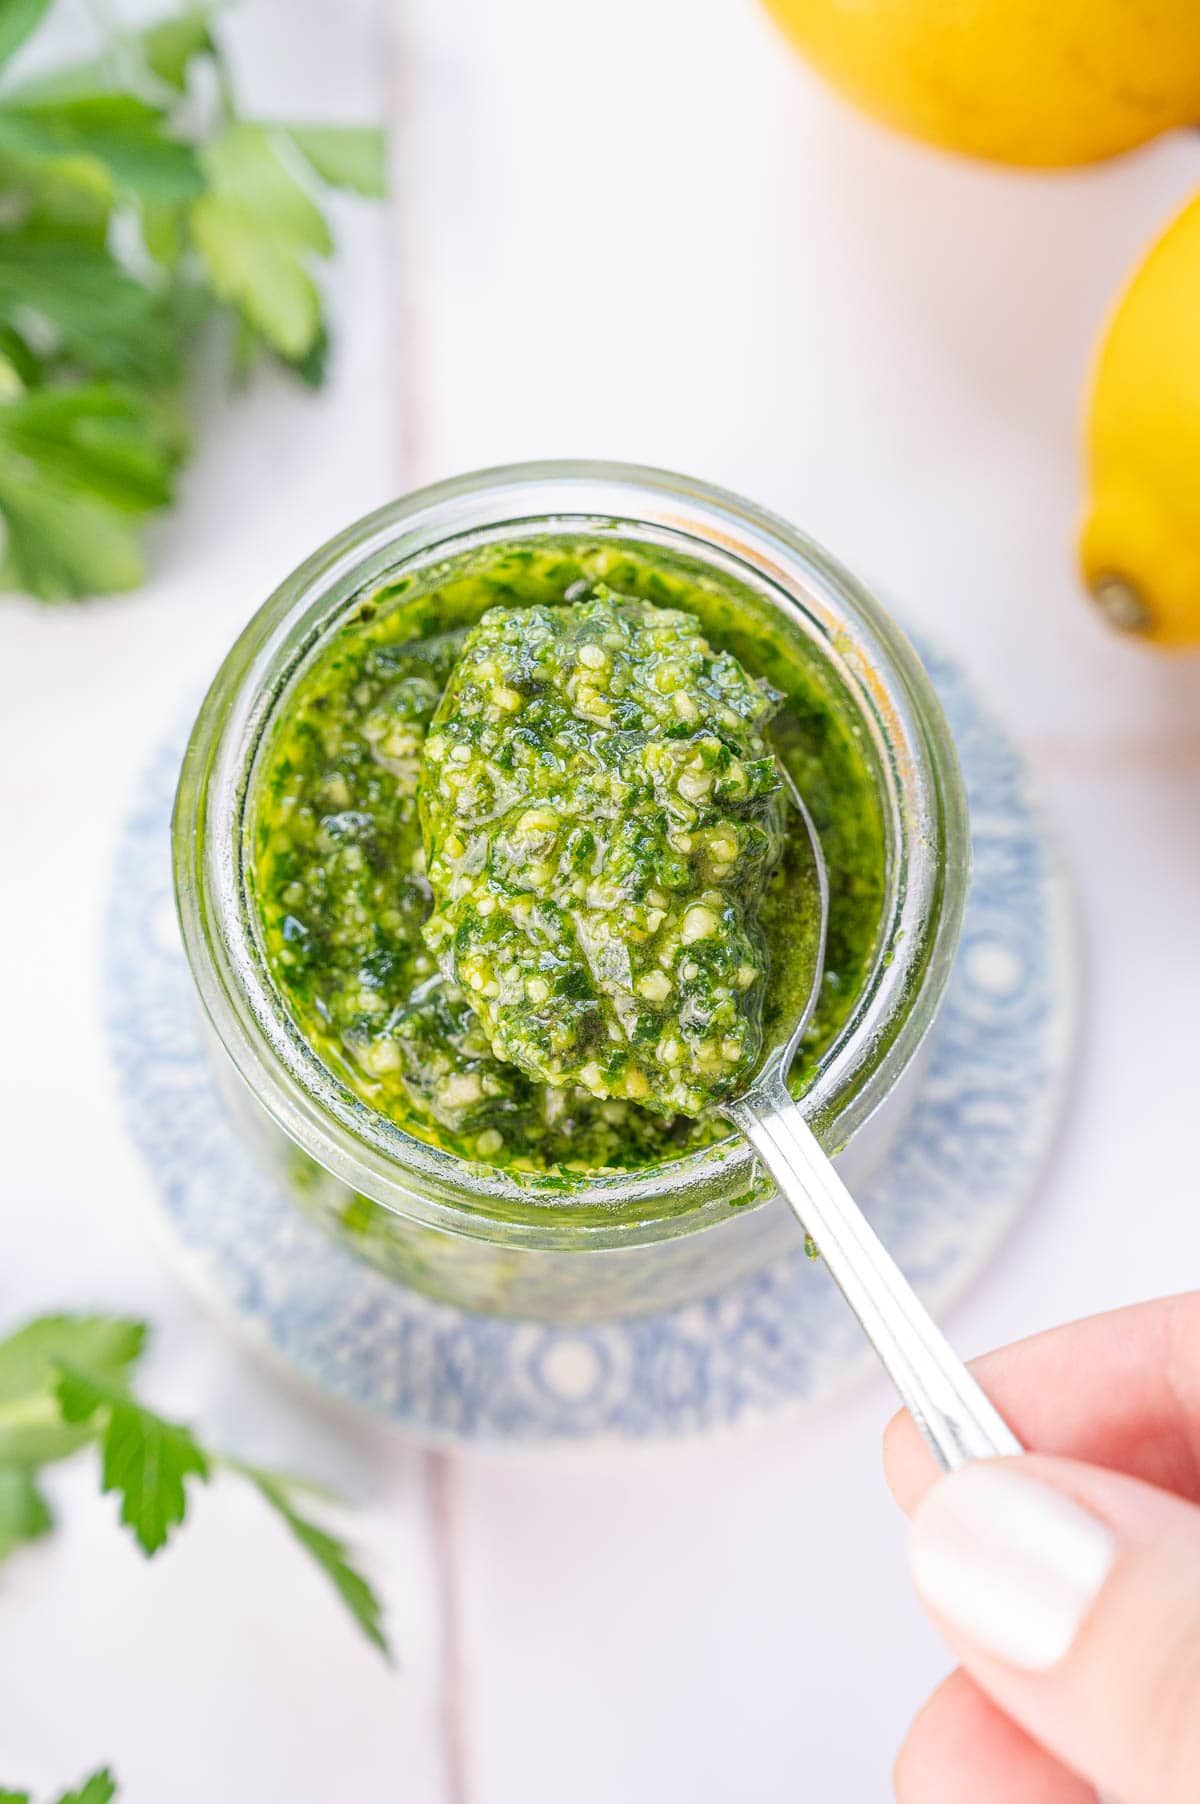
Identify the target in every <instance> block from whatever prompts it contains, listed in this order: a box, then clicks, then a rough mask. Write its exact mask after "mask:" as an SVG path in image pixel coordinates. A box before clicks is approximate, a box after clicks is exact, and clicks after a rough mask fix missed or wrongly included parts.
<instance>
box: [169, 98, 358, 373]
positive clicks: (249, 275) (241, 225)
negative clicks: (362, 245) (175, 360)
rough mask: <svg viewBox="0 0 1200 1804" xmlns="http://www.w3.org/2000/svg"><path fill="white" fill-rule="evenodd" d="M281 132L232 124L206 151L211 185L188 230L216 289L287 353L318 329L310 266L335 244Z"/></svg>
mask: <svg viewBox="0 0 1200 1804" xmlns="http://www.w3.org/2000/svg"><path fill="white" fill-rule="evenodd" d="M283 148H284V143H283V142H281V135H280V134H278V133H273V132H271V131H269V130H268V129H267V128H266V127H265V126H261V125H233V126H230V127H229V128H228V129H227V130H226V131H224V132H223V133H222V134H221V136H220V137H218V138H216V139H215V140H214V141H213V142H212V143H211V144H209V145H208V146H207V147H206V149H205V151H204V153H203V159H202V160H203V164H204V171H205V174H206V176H207V178H208V190H207V192H206V193H205V194H203V195H202V196H201V198H200V199H199V200H198V201H197V202H196V204H195V206H194V207H193V208H192V213H191V228H192V237H193V239H194V241H195V244H196V248H197V250H198V251H199V252H200V255H201V257H202V258H203V260H204V265H205V268H206V270H207V272H208V279H209V282H210V283H211V285H212V288H213V291H214V292H215V293H216V294H218V295H219V296H220V297H221V299H222V300H224V301H228V302H230V303H231V305H233V306H235V307H237V308H238V310H239V311H240V312H241V313H242V314H243V315H244V316H245V318H246V319H247V320H248V321H249V323H250V324H251V325H252V326H253V327H254V328H255V329H256V330H257V331H258V332H259V333H261V335H262V337H263V338H265V339H266V340H267V342H268V344H270V345H271V346H272V347H273V348H274V349H275V350H277V351H278V352H279V353H280V354H281V355H282V356H283V357H285V358H287V359H289V360H290V361H296V362H298V361H300V360H302V359H303V358H304V357H306V356H307V355H308V353H309V352H310V351H311V349H312V347H313V345H314V343H315V342H316V340H317V337H318V335H319V333H320V330H321V298H320V295H319V294H318V292H317V287H316V283H315V282H314V281H313V278H312V276H311V274H310V273H309V265H310V262H311V259H312V257H313V256H319V257H327V256H328V255H329V253H330V251H331V249H332V241H331V239H330V236H329V227H328V226H327V225H326V223H325V219H324V216H323V214H322V213H321V211H320V209H319V208H318V207H317V205H316V203H315V202H314V201H313V200H312V199H311V197H310V196H309V195H308V194H307V193H306V191H305V189H304V188H303V187H302V186H301V184H300V182H299V181H298V180H297V179H296V177H295V176H294V175H293V173H292V171H291V170H290V169H289V168H288V166H287V164H286V162H285V161H284V158H283V156H282V155H281V154H280V152H281V149H283Z"/></svg>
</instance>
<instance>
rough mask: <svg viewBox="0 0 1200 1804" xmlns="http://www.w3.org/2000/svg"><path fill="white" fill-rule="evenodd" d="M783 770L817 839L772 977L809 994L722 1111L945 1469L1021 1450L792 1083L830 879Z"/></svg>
mask: <svg viewBox="0 0 1200 1804" xmlns="http://www.w3.org/2000/svg"><path fill="white" fill-rule="evenodd" d="M784 780H785V784H786V786H787V789H788V793H789V795H790V797H791V800H792V802H793V804H794V806H795V807H796V810H797V812H798V813H799V815H800V818H801V820H802V821H803V822H804V827H805V831H806V834H807V837H808V845H807V848H805V847H804V845H803V844H802V843H798V836H792V839H791V849H790V852H789V859H790V863H791V868H789V869H788V871H787V879H788V885H789V889H788V894H789V899H791V898H792V897H793V896H794V897H795V904H796V906H795V914H794V921H795V925H796V929H797V931H796V932H795V933H794V934H793V935H792V936H791V942H790V947H789V953H790V961H791V964H792V965H793V966H794V967H795V968H794V969H790V970H785V971H784V972H783V973H780V972H778V971H777V972H776V973H775V974H774V975H775V982H774V983H773V988H774V989H775V990H776V991H777V993H780V994H783V995H788V994H791V995H793V996H795V995H801V996H802V995H804V978H805V975H806V971H807V975H808V990H807V996H806V999H805V1000H804V1001H803V1004H802V1006H801V1007H800V1010H799V1012H798V1014H797V1013H796V1012H795V1011H794V1010H793V1016H792V1019H791V1020H786V1019H782V1018H781V1019H780V1020H778V1021H775V1022H772V1021H771V1020H769V1019H768V1021H767V1022H766V1024H765V1027H766V1038H767V1044H768V1051H767V1053H766V1056H765V1057H764V1059H763V1060H762V1063H761V1064H760V1065H759V1068H758V1070H757V1072H756V1074H755V1076H754V1077H753V1078H752V1079H751V1081H750V1083H749V1085H748V1086H747V1088H746V1089H745V1090H743V1091H742V1093H741V1094H740V1095H738V1096H735V1097H732V1098H730V1099H727V1100H726V1101H725V1102H723V1103H722V1105H721V1108H722V1112H723V1113H724V1114H725V1115H726V1116H727V1117H728V1118H729V1120H730V1121H732V1122H733V1124H734V1126H735V1127H737V1128H738V1129H739V1131H740V1132H741V1133H742V1134H744V1135H745V1137H746V1139H747V1140H748V1141H749V1142H750V1145H751V1146H752V1147H753V1148H754V1150H755V1152H756V1153H757V1154H758V1156H759V1158H760V1159H761V1160H762V1162H763V1164H764V1165H765V1166H766V1168H767V1170H768V1172H769V1173H770V1174H771V1176H772V1177H773V1178H774V1180H775V1182H776V1184H777V1185H778V1186H779V1191H780V1194H781V1195H782V1197H783V1199H784V1201H785V1202H786V1203H787V1205H788V1207H789V1208H790V1209H791V1210H792V1212H793V1214H794V1215H795V1216H796V1217H797V1219H798V1221H799V1222H800V1225H801V1227H802V1228H803V1229H804V1230H805V1232H806V1233H807V1234H808V1235H809V1236H810V1238H811V1239H812V1241H813V1242H814V1243H815V1245H816V1246H817V1247H818V1249H819V1251H820V1254H821V1257H822V1259H823V1260H824V1261H825V1264H826V1265H827V1266H828V1268H829V1271H830V1273H831V1274H832V1276H833V1278H834V1280H835V1282H836V1283H837V1284H838V1286H839V1288H840V1290H841V1292H842V1295H843V1296H844V1297H845V1299H846V1301H847V1302H848V1303H849V1305H850V1307H851V1309H853V1311H854V1313H855V1315H856V1316H857V1317H858V1319H859V1321H860V1323H861V1324H862V1327H863V1329H864V1331H865V1333H866V1335H867V1338H868V1340H869V1341H870V1342H871V1344H872V1346H873V1347H874V1348H875V1351H876V1352H877V1353H878V1355H879V1357H880V1359H881V1360H882V1361H883V1363H884V1366H885V1367H886V1368H887V1370H888V1372H889V1374H890V1375H891V1378H892V1382H893V1383H894V1384H895V1386H896V1389H897V1390H898V1391H899V1393H900V1395H901V1397H902V1398H903V1400H904V1402H905V1403H906V1404H907V1405H908V1409H909V1411H910V1413H911V1415H912V1418H913V1420H914V1421H915V1422H916V1424H917V1427H918V1428H919V1429H920V1431H921V1433H922V1434H923V1435H924V1437H925V1439H926V1441H928V1443H929V1446H930V1448H931V1449H932V1451H933V1455H934V1458H935V1459H936V1460H937V1462H938V1464H939V1465H940V1466H941V1467H942V1468H943V1470H949V1469H950V1468H951V1467H954V1466H960V1465H962V1464H963V1463H964V1461H966V1460H970V1459H986V1458H989V1457H990V1456H992V1455H995V1454H1004V1453H1021V1452H1022V1451H1023V1449H1022V1447H1021V1443H1020V1442H1019V1441H1018V1440H1017V1437H1016V1436H1015V1435H1014V1434H1013V1432H1012V1429H1011V1428H1010V1427H1009V1426H1008V1424H1007V1422H1005V1420H1004V1418H1003V1417H1002V1416H1001V1415H1000V1413H999V1411H998V1410H997V1409H996V1408H995V1406H994V1404H992V1403H990V1402H989V1401H988V1399H987V1397H985V1395H984V1393H983V1391H982V1390H981V1389H980V1388H979V1386H978V1384H976V1382H975V1380H974V1379H973V1378H972V1376H971V1374H970V1373H969V1372H968V1370H967V1368H966V1366H965V1365H964V1364H963V1362H962V1360H961V1359H960V1358H959V1357H958V1355H957V1353H955V1351H954V1349H953V1348H952V1347H951V1346H950V1343H949V1342H948V1341H947V1340H946V1338H945V1336H944V1335H943V1334H942V1332H941V1330H940V1329H939V1328H937V1327H936V1326H935V1324H934V1322H933V1319H932V1317H931V1316H930V1314H929V1312H928V1310H926V1309H925V1307H924V1305H923V1304H922V1303H920V1302H918V1300H917V1297H916V1293H915V1292H914V1291H913V1288H912V1286H911V1285H910V1284H909V1282H908V1280H907V1278H905V1276H904V1274H903V1273H902V1272H901V1270H900V1268H899V1266H898V1265H897V1264H896V1262H895V1260H894V1259H893V1258H892V1257H891V1255H890V1254H889V1253H888V1252H887V1251H886V1249H885V1248H884V1245H883V1243H882V1241H881V1240H880V1239H879V1237H878V1235H877V1234H876V1233H875V1232H874V1230H873V1229H872V1228H871V1227H870V1226H869V1224H868V1222H867V1220H866V1217H865V1216H864V1215H863V1213H862V1211H861V1209H860V1208H859V1207H858V1204H857V1203H856V1202H855V1201H854V1198H853V1197H852V1196H851V1195H850V1192H849V1191H848V1190H847V1189H846V1186H845V1185H844V1184H843V1183H842V1180H841V1178H840V1177H839V1176H838V1174H837V1172H836V1171H835V1170H834V1167H833V1164H832V1162H831V1160H830V1159H829V1158H828V1157H827V1156H826V1154H825V1153H824V1152H822V1150H821V1148H820V1146H819V1145H818V1143H817V1139H816V1136H815V1135H814V1134H813V1132H812V1129H811V1128H810V1127H809V1125H808V1123H807V1122H806V1121H805V1119H804V1115H803V1113H802V1111H801V1109H800V1106H799V1105H798V1103H797V1102H796V1101H795V1100H794V1099H793V1097H792V1096H791V1094H790V1092H789V1090H788V1087H787V1075H788V1071H789V1070H790V1068H791V1064H792V1060H793V1058H794V1057H795V1053H796V1049H797V1047H798V1046H799V1043H800V1038H801V1035H802V1034H803V1032H804V1029H805V1026H806V1024H807V1022H808V1019H809V1016H810V1015H811V1013H812V1010H813V1006H814V1004H815V1003H816V1000H817V995H818V993H819V991H820V988H821V977H822V971H823V968H824V954H825V931H826V923H827V919H828V913H829V881H828V877H827V875H826V871H825V859H824V856H823V854H822V852H821V845H820V841H819V840H818V838H817V833H816V829H815V827H814V826H813V823H812V818H811V816H810V815H809V812H808V809H807V808H806V807H805V804H804V802H803V800H802V798H801V796H800V794H799V792H798V791H797V789H796V787H795V785H794V783H792V781H791V778H790V775H789V774H788V773H787V772H786V771H785V772H784ZM789 977H790V978H791V980H792V981H791V982H788V981H786V979H787V978H789ZM781 979H783V981H781Z"/></svg>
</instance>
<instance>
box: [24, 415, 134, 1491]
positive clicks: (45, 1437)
mask: <svg viewBox="0 0 1200 1804" xmlns="http://www.w3.org/2000/svg"><path fill="white" fill-rule="evenodd" d="M6 411H7V409H5V408H3V407H0V421H2V420H3V418H4V415H5V413H6ZM2 470H3V452H2V450H0V473H2ZM0 505H2V503H0ZM145 1340H146V1327H145V1324H144V1323H143V1322H134V1321H128V1320H125V1319H124V1318H122V1317H120V1316H99V1315H94V1316H88V1315H44V1316H39V1317H38V1318H37V1320H36V1321H32V1322H28V1323H27V1324H26V1325H25V1327H23V1328H21V1329H18V1331H17V1332H16V1333H15V1334H10V1335H9V1337H8V1339H7V1340H4V1341H0V1462H3V1464H4V1465H5V1466H9V1465H12V1466H18V1467H19V1466H41V1465H45V1464H47V1463H48V1462H49V1461H51V1460H57V1459H64V1458H66V1456H67V1455H68V1454H71V1453H74V1452H76V1451H77V1449H78V1448H80V1447H82V1446H84V1445H85V1444H86V1442H87V1441H88V1440H90V1439H91V1433H90V1431H89V1430H88V1429H86V1428H77V1427H76V1428H72V1427H68V1426H67V1425H66V1424H64V1422H63V1421H62V1417H61V1414H60V1412H59V1407H58V1398H57V1386H58V1378H59V1363H60V1362H61V1361H62V1360H71V1361H73V1362H74V1363H76V1364H77V1365H81V1366H85V1367H86V1368H87V1369H88V1370H89V1371H92V1372H95V1373H96V1374H98V1375H99V1376H101V1377H103V1378H104V1379H106V1380H107V1381H108V1382H110V1383H113V1384H122V1383H123V1382H124V1381H125V1379H126V1378H127V1377H128V1374H129V1371H130V1369H131V1367H132V1366H133V1365H135V1364H136V1362H137V1360H138V1359H139V1358H140V1357H141V1353H142V1349H143V1347H144V1345H145Z"/></svg>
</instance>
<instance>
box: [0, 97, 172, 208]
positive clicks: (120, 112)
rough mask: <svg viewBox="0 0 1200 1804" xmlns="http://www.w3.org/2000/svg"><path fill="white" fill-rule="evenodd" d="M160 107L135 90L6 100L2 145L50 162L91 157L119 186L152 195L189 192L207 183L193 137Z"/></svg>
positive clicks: (0, 124)
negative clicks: (179, 133)
mask: <svg viewBox="0 0 1200 1804" xmlns="http://www.w3.org/2000/svg"><path fill="white" fill-rule="evenodd" d="M164 124H165V115H164V113H163V111H162V109H161V108H160V107H156V106H152V105H151V104H150V102H149V101H145V100H140V99H138V98H137V96H136V95H133V94H81V95H79V96H78V97H77V98H74V99H66V100H38V101H33V102H27V103H25V104H21V103H19V102H11V101H10V102H9V103H8V104H7V105H0V151H8V152H10V153H11V154H14V155H17V156H22V157H26V158H30V157H33V158H40V159H45V160H47V161H49V162H51V163H55V164H63V163H84V164H91V165H92V166H93V168H94V169H96V170H98V171H99V172H101V173H102V174H104V175H106V176H107V178H108V179H109V180H110V181H111V183H112V184H113V187H114V190H116V191H118V192H122V191H124V192H128V193H129V194H132V195H134V196H137V197H139V198H141V199H145V200H155V201H164V200H166V201H170V200H185V199H187V198H188V197H189V196H191V195H194V194H198V193H199V192H200V190H201V188H202V187H203V185H204V184H203V179H202V177H201V174H200V166H199V164H198V162H197V160H196V153H195V151H194V150H193V149H192V146H191V145H190V144H184V143H181V142H179V141H178V140H177V139H175V138H172V137H170V136H168V135H167V134H166V132H165V131H164V129H163V128H164Z"/></svg>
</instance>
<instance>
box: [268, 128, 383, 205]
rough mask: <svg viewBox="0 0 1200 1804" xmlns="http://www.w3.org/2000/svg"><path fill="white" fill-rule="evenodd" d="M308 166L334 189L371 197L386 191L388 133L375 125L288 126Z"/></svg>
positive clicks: (289, 135)
mask: <svg viewBox="0 0 1200 1804" xmlns="http://www.w3.org/2000/svg"><path fill="white" fill-rule="evenodd" d="M280 129H281V130H282V131H285V132H286V133H287V135H288V137H289V138H290V139H291V141H292V143H293V144H294V145H295V146H296V149H297V150H298V151H299V152H300V155H301V156H302V157H303V158H304V160H305V162H306V163H307V164H308V165H309V167H310V168H311V169H312V170H313V171H314V172H315V174H317V175H319V176H320V178H321V180H322V181H323V182H326V183H327V184H328V185H329V187H331V188H349V189H350V190H351V192H352V193H354V194H361V195H364V196H365V197H366V198H367V199H368V200H382V198H383V196H384V195H385V194H386V193H387V135H386V133H384V132H382V131H380V130H379V129H378V128H377V127H375V126H356V125H285V126H282V127H281V128H280Z"/></svg>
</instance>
